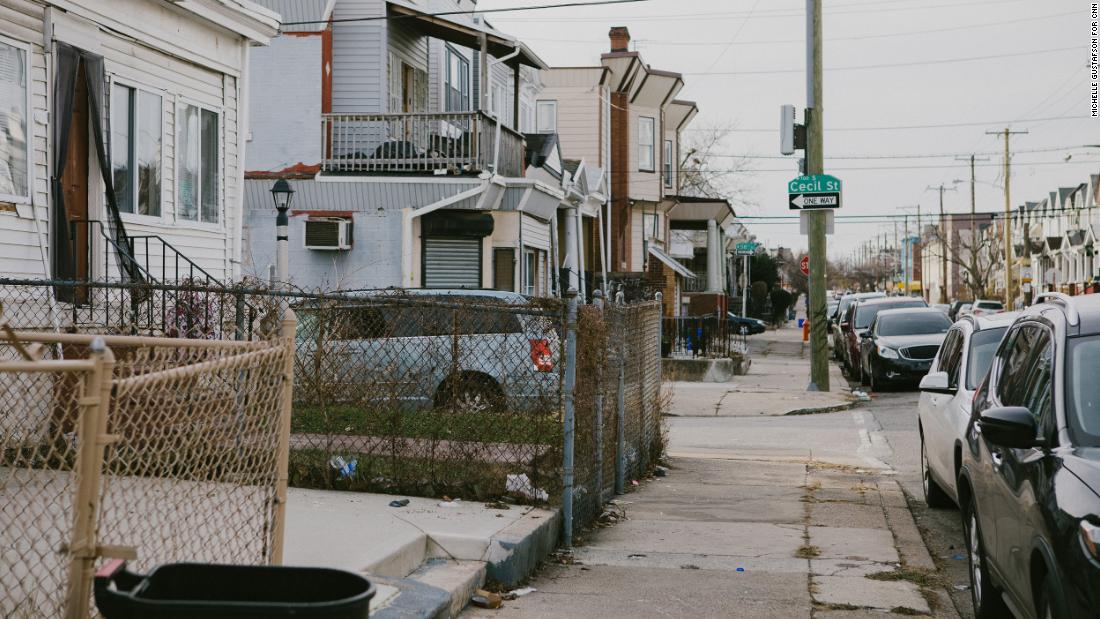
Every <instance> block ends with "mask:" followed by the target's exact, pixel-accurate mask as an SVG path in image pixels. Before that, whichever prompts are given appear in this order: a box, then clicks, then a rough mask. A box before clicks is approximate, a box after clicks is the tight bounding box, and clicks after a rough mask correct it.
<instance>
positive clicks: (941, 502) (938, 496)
mask: <svg viewBox="0 0 1100 619" xmlns="http://www.w3.org/2000/svg"><path fill="white" fill-rule="evenodd" d="M920 475H921V485H922V486H923V489H924V502H925V503H926V504H927V505H928V507H931V508H933V509H942V508H945V507H951V497H949V496H947V493H946V492H944V490H943V488H941V487H940V485H939V484H938V483H936V480H935V479H932V470H931V469H930V468H928V448H926V447H925V445H924V435H923V434H921V437H920Z"/></svg>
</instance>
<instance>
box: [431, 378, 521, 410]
mask: <svg viewBox="0 0 1100 619" xmlns="http://www.w3.org/2000/svg"><path fill="white" fill-rule="evenodd" d="M437 401H438V402H439V403H440V404H441V405H442V407H443V408H447V409H449V410H450V411H452V412H456V413H490V412H493V411H497V410H500V409H501V408H502V406H503V404H504V395H503V394H502V393H501V391H500V388H499V387H498V386H497V384H496V383H495V382H494V381H493V380H492V379H491V378H487V377H484V376H469V377H467V376H462V377H452V378H451V379H450V381H449V382H448V383H445V385H444V386H443V387H442V393H441V394H440V397H439V399H438V400H437Z"/></svg>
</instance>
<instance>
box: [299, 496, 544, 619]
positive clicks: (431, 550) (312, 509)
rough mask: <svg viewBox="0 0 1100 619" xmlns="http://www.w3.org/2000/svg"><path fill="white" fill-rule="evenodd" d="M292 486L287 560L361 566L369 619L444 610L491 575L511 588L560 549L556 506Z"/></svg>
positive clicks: (448, 612)
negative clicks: (368, 586) (368, 590)
mask: <svg viewBox="0 0 1100 619" xmlns="http://www.w3.org/2000/svg"><path fill="white" fill-rule="evenodd" d="M402 498H403V497H400V496H392V495H385V494H368V493H362V492H337V491H325V490H304V489H301V488H290V489H289V492H288V499H287V528H286V542H285V549H284V556H283V562H284V563H285V564H286V565H304V566H317V567H335V568H340V569H345V570H349V571H352V572H357V573H362V574H364V575H365V576H367V577H368V578H369V579H370V580H371V581H372V582H374V583H375V585H376V586H377V587H378V593H377V595H376V596H375V598H374V600H373V601H372V602H371V617H377V618H381V619H385V618H387V617H436V616H441V617H450V616H455V615H457V614H458V613H459V612H460V611H461V609H462V608H463V607H464V606H465V605H466V603H467V602H468V601H469V599H470V596H471V595H472V594H473V591H474V590H475V589H477V588H478V587H481V586H482V585H483V584H484V583H485V582H486V581H487V580H492V581H496V582H500V583H503V584H505V585H509V586H511V585H514V584H515V583H517V582H519V581H521V580H522V579H524V578H526V577H527V576H528V575H529V574H530V573H531V571H533V570H534V568H535V567H536V565H537V564H538V562H539V561H540V560H541V559H542V558H543V557H545V556H546V555H547V554H548V553H550V552H551V551H553V549H554V548H555V547H556V544H557V540H558V534H559V532H560V529H561V521H560V517H559V514H558V512H557V511H550V510H545V509H537V508H533V507H528V506H522V505H508V506H505V505H493V506H488V505H486V504H484V503H478V502H472V503H466V502H454V503H445V502H443V501H441V500H439V499H426V498H409V503H408V505H405V506H404V507H391V506H390V502H391V501H394V500H400V499H402Z"/></svg>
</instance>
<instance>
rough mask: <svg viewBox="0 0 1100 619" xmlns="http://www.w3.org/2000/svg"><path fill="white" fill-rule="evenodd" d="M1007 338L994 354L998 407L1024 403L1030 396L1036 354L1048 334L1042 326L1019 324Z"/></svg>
mask: <svg viewBox="0 0 1100 619" xmlns="http://www.w3.org/2000/svg"><path fill="white" fill-rule="evenodd" d="M1008 338H1009V339H1008V340H1006V341H1005V343H1004V345H1003V346H1002V348H1001V351H1000V354H999V355H998V360H999V365H1000V376H999V377H998V379H997V398H998V399H999V400H1000V403H1001V405H1002V406H1027V405H1028V403H1029V400H1030V398H1031V396H1030V395H1029V387H1030V386H1031V383H1033V382H1034V378H1035V376H1034V372H1035V370H1036V369H1038V361H1039V358H1040V357H1041V356H1042V355H1040V354H1037V353H1038V352H1040V351H1042V350H1043V349H1044V348H1045V347H1047V346H1049V345H1050V337H1049V336H1048V335H1047V333H1046V331H1045V330H1043V329H1042V328H1039V327H1034V326H1023V327H1020V328H1019V329H1016V330H1015V331H1013V332H1012V333H1010V334H1009V336H1008ZM1033 412H1035V411H1033Z"/></svg>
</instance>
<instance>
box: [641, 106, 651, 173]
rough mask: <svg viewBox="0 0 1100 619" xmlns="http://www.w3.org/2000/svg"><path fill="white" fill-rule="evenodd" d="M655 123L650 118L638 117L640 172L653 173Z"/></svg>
mask: <svg viewBox="0 0 1100 619" xmlns="http://www.w3.org/2000/svg"><path fill="white" fill-rule="evenodd" d="M654 126H655V123H654V121H653V119H652V118H649V117H648V116H639V117H638V170H639V171H642V172H653V171H654V167H653V133H654Z"/></svg>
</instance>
